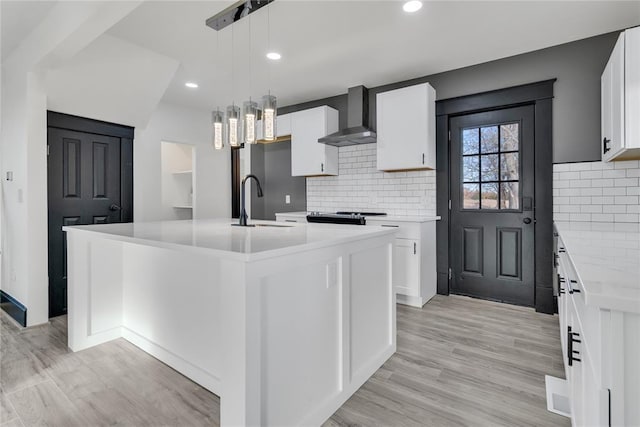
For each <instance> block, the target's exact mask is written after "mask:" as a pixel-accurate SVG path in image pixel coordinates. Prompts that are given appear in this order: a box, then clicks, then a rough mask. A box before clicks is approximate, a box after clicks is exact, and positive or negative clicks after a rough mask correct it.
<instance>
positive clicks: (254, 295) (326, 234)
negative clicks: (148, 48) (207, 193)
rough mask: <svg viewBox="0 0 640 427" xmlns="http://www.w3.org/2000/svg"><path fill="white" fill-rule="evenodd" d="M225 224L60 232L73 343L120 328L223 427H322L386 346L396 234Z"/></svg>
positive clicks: (389, 345)
mask: <svg viewBox="0 0 640 427" xmlns="http://www.w3.org/2000/svg"><path fill="white" fill-rule="evenodd" d="M234 222H235V220H232V219H214V220H193V221H165V222H151V223H129V224H107V225H91V226H75V227H64V231H66V232H67V242H68V243H67V245H68V324H69V331H68V333H69V347H70V348H71V349H72V350H74V351H78V350H82V349H85V348H88V347H91V346H94V345H98V344H100V343H103V342H106V341H109V340H112V339H115V338H119V337H123V338H124V339H126V340H128V341H130V342H131V343H133V344H135V345H136V346H138V347H139V348H141V349H142V350H144V351H146V352H147V353H149V354H151V355H153V356H154V357H156V358H158V359H159V360H161V361H163V362H164V363H166V364H168V365H169V366H171V367H173V368H174V369H176V370H177V371H179V372H181V373H182V374H184V375H185V376H187V377H189V378H191V379H192V380H193V381H195V382H197V383H198V384H200V385H202V386H203V387H205V388H207V389H208V390H210V391H212V392H213V393H215V394H217V395H218V396H220V408H221V409H220V411H221V415H220V420H221V425H223V426H225V425H226V426H231V425H243V426H244V425H279V426H284V425H320V424H321V423H323V422H324V421H325V420H326V419H328V418H329V417H330V416H331V415H332V414H333V412H335V411H336V410H337V409H338V408H339V407H340V406H341V405H342V404H343V403H344V402H345V401H346V400H347V399H348V398H349V396H351V395H352V394H353V393H354V392H355V391H356V390H357V389H358V388H359V387H360V386H361V385H362V384H363V383H364V382H365V381H366V380H367V379H368V378H369V377H370V376H371V375H372V374H373V373H374V372H375V371H376V370H377V369H378V368H379V367H380V366H381V365H382V364H383V363H384V362H385V361H386V360H387V359H388V358H389V357H390V356H391V355H392V354H393V353H394V352H395V349H396V339H395V336H396V321H395V295H394V293H393V292H392V285H391V269H392V259H391V257H392V245H393V239H394V233H395V231H394V230H393V229H385V228H383V227H341V226H339V225H329V224H327V225H324V224H322V225H321V224H287V225H286V226H283V225H282V224H277V223H275V222H266V221H260V222H259V223H258V224H256V225H258V226H257V227H235V226H232V225H231V224H232V223H234Z"/></svg>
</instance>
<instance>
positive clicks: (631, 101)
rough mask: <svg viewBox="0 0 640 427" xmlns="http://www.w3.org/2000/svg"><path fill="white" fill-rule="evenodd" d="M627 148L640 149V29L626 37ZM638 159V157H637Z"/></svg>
mask: <svg viewBox="0 0 640 427" xmlns="http://www.w3.org/2000/svg"><path fill="white" fill-rule="evenodd" d="M624 50H625V54H624V55H625V57H624V67H625V71H624V79H625V82H624V90H625V95H624V100H625V104H624V114H625V120H624V122H625V123H624V124H625V132H626V133H625V136H624V144H625V148H627V149H629V148H633V149H638V148H640V120H638V117H640V27H635V28H631V29H628V30H626V31H625V35H624ZM636 158H637V157H636Z"/></svg>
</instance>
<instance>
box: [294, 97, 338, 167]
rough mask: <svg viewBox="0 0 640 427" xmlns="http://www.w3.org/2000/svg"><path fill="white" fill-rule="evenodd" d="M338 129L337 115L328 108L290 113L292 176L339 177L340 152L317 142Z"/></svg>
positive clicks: (335, 148)
mask: <svg viewBox="0 0 640 427" xmlns="http://www.w3.org/2000/svg"><path fill="white" fill-rule="evenodd" d="M337 125H338V119H337V111H336V110H334V109H330V108H328V107H318V108H311V109H309V110H303V111H297V112H295V113H291V175H292V176H310V175H337V174H338V148H337V147H332V146H330V145H326V144H320V143H319V142H318V139H319V138H322V137H323V136H326V135H327V134H329V133H332V132H335V131H337Z"/></svg>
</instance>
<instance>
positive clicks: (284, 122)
mask: <svg viewBox="0 0 640 427" xmlns="http://www.w3.org/2000/svg"><path fill="white" fill-rule="evenodd" d="M276 120H277V121H278V127H277V129H276V131H277V132H278V136H285V135H291V114H283V115H281V116H278V117H277V119H276Z"/></svg>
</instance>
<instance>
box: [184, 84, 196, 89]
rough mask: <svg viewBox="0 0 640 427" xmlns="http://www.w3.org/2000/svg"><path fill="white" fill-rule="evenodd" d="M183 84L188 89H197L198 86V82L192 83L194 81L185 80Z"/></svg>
mask: <svg viewBox="0 0 640 427" xmlns="http://www.w3.org/2000/svg"><path fill="white" fill-rule="evenodd" d="M184 85H185V86H186V87H188V88H189V89H197V88H198V83H194V82H186V83H185V84H184Z"/></svg>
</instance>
